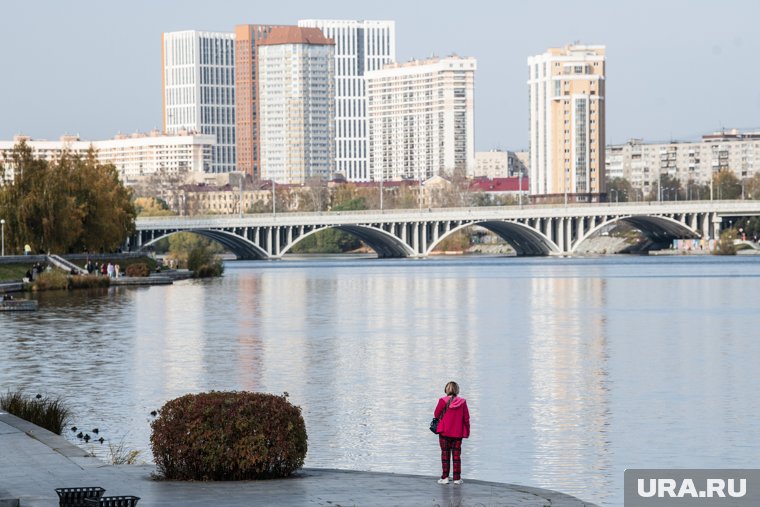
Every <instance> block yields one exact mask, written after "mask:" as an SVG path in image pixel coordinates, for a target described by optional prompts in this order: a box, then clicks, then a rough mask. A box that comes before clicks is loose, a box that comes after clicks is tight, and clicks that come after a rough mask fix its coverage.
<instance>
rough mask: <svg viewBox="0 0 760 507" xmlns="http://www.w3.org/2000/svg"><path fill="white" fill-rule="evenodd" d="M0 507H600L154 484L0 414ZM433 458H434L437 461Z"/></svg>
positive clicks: (319, 486) (310, 480) (389, 476)
mask: <svg viewBox="0 0 760 507" xmlns="http://www.w3.org/2000/svg"><path fill="white" fill-rule="evenodd" d="M0 443H2V445H3V448H4V452H3V453H2V454H0V505H2V506H4V507H5V506H8V507H12V506H18V505H24V506H28V507H42V506H49V505H57V504H58V498H57V496H56V493H55V488H59V487H76V486H100V487H103V488H105V489H106V494H107V495H109V496H111V495H134V496H138V497H140V504H139V505H141V506H146V507H147V506H152V505H161V506H163V507H174V506H177V507H179V506H186V505H187V506H195V505H198V506H201V505H218V506H237V505H240V506H243V505H252V504H257V505H277V506H281V507H290V506H293V507H299V506H302V505H307V504H311V503H315V504H319V505H325V504H330V505H399V506H401V505H404V506H407V505H408V506H418V505H465V504H466V505H478V504H482V505H522V506H524V507H544V506H546V505H554V506H558V507H585V506H587V507H596V505H595V504H592V503H589V502H584V501H583V500H580V499H578V498H576V497H573V496H571V495H568V494H565V493H561V492H559V491H554V490H550V489H543V488H537V487H533V486H522V485H516V484H509V483H500V482H488V481H479V480H477V479H470V478H468V477H467V476H466V475H465V477H464V479H465V483H464V484H462V485H459V486H455V485H453V484H448V485H440V484H438V483H437V482H436V479H437V477H432V476H422V475H412V474H395V473H387V472H364V471H358V470H342V469H326V468H302V469H300V470H298V471H297V472H296V473H294V474H293V475H292V476H291V477H288V478H284V479H271V480H262V481H217V482H184V481H165V480H154V479H152V478H151V473H152V472H154V471H155V467H154V466H153V465H118V466H117V465H109V464H107V463H104V462H103V461H101V460H99V459H98V458H96V457H94V456H91V455H88V454H87V452H85V451H84V450H83V449H81V448H79V447H77V446H76V445H74V444H72V443H70V442H69V441H68V440H66V439H65V438H64V437H62V436H60V435H56V434H54V433H51V432H50V431H47V430H45V429H43V428H40V427H39V426H36V425H34V424H32V423H30V422H28V421H25V420H23V419H20V418H18V417H16V416H13V415H11V414H8V413H5V412H0ZM434 458H435V457H434V456H433V457H431V459H434Z"/></svg>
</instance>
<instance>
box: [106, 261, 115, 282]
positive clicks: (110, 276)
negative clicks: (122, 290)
mask: <svg viewBox="0 0 760 507" xmlns="http://www.w3.org/2000/svg"><path fill="white" fill-rule="evenodd" d="M106 272H107V273H108V278H113V274H114V270H113V263H112V262H109V263H108V267H107V268H106Z"/></svg>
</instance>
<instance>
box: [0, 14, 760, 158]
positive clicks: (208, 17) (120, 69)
mask: <svg viewBox="0 0 760 507" xmlns="http://www.w3.org/2000/svg"><path fill="white" fill-rule="evenodd" d="M742 3H743V7H742V8H737V9H733V8H732V9H731V10H730V12H729V10H728V9H724V10H720V9H716V8H715V7H714V5H710V4H708V3H706V2H705V3H702V2H699V3H697V2H686V1H676V2H669V3H667V4H666V5H658V4H656V3H654V2H642V3H639V4H638V8H637V9H635V10H631V9H629V10H626V11H622V10H620V9H616V8H615V6H614V5H613V6H609V5H606V4H604V3H601V2H574V3H572V5H564V4H561V3H558V2H545V3H542V4H541V5H538V6H530V5H520V4H515V5H506V6H494V5H490V4H488V3H485V2H480V3H475V4H474V5H472V6H470V8H469V9H468V10H467V11H466V12H465V11H460V10H459V9H457V8H456V5H457V4H455V3H453V2H444V3H435V4H434V3H432V2H420V3H417V4H415V5H413V6H411V7H410V6H409V5H406V4H402V3H401V2H390V3H385V4H384V5H382V6H380V5H371V4H367V5H353V4H349V3H347V2H332V3H330V4H327V5H314V4H308V3H305V2H290V3H288V4H286V5H267V6H266V8H257V9H253V8H252V7H251V6H250V5H247V4H245V3H244V2H225V3H223V4H220V5H215V6H214V7H213V8H209V7H208V6H205V5H203V4H201V3H198V2H182V3H180V2H163V3H161V4H158V5H153V4H150V3H148V2H135V3H133V4H131V5H130V9H129V10H128V11H126V12H121V11H120V12H118V13H116V12H115V11H108V10H105V9H103V8H102V7H101V5H100V4H96V3H94V2H79V3H77V4H75V5H73V6H71V5H67V6H63V5H58V4H56V3H53V2H42V3H41V4H35V11H34V12H32V11H31V9H30V7H28V6H25V5H19V4H11V5H9V6H6V8H5V10H6V12H7V14H8V19H14V20H15V22H14V23H9V24H8V26H7V27H6V29H5V30H4V31H3V32H2V34H0V42H1V43H2V47H5V48H19V47H21V48H23V49H20V50H16V51H12V50H10V49H6V52H5V54H4V56H5V58H4V60H5V65H6V66H5V69H9V71H7V72H6V73H4V74H5V76H6V78H5V79H3V80H0V97H2V98H0V101H2V102H0V107H1V108H2V109H0V110H2V111H3V120H2V121H0V138H3V139H11V138H12V137H13V136H14V135H15V134H27V135H31V136H32V137H34V138H37V139H40V138H47V139H57V138H58V137H59V136H60V135H62V134H65V133H69V134H80V135H81V136H82V137H83V138H88V139H107V138H110V137H112V136H113V135H114V134H116V133H117V132H122V133H130V132H134V131H148V130H150V129H152V128H154V127H159V128H160V127H161V123H162V121H161V98H160V92H159V90H160V88H161V83H160V73H159V72H158V69H159V68H160V65H161V64H160V54H159V53H158V51H157V47H158V40H160V36H161V33H162V32H169V31H179V30H199V31H222V32H231V31H233V30H234V27H235V25H237V24H242V23H271V24H295V23H297V22H298V20H299V19H307V18H316V19H358V20H360V19H388V20H393V21H395V22H396V36H397V51H396V56H397V61H399V62H405V61H408V60H409V59H412V58H416V59H424V58H427V57H429V56H430V55H432V54H435V55H438V56H447V55H448V54H451V53H456V54H458V55H460V56H468V57H474V58H476V59H477V60H478V67H479V69H478V82H477V85H476V88H475V125H476V126H475V130H476V132H477V135H476V139H475V149H476V150H477V151H485V150H489V149H492V148H502V149H510V150H521V149H526V148H527V145H528V128H527V125H528V114H527V113H528V107H527V106H528V87H527V72H526V69H525V63H524V62H525V59H526V58H527V57H528V56H530V55H533V54H538V53H540V52H541V51H543V50H544V49H545V48H547V47H554V46H559V47H561V46H564V45H566V44H568V43H572V42H573V41H580V42H582V43H585V44H603V45H605V46H606V48H607V60H608V65H609V68H608V72H607V82H608V86H607V97H608V99H607V103H608V108H607V143H608V144H619V143H623V142H625V141H626V140H628V139H629V138H644V139H645V140H646V141H656V140H667V139H683V140H688V139H696V138H698V137H699V136H700V135H702V134H703V133H705V132H709V131H713V130H717V129H720V128H734V127H735V128H740V129H753V128H757V125H760V92H759V91H758V90H757V87H756V86H755V85H754V83H756V82H757V76H756V75H755V74H756V71H755V70H754V69H753V66H752V65H748V64H747V62H749V61H752V59H753V58H754V54H756V52H757V51H758V49H760V40H759V39H758V37H757V36H755V35H754V33H753V26H752V22H751V20H752V19H755V18H756V17H757V16H754V15H753V13H758V14H760V6H757V5H754V4H752V3H751V2H742ZM547 10H549V11H551V12H552V16H551V19H549V17H547V16H546V15H545V12H546V11H547ZM590 10H591V11H593V14H594V16H593V17H590V16H589V11H590ZM40 12H42V13H43V14H41V15H40ZM737 12H741V16H739V15H737V14H736V13H737ZM116 14H118V18H116V19H118V20H119V22H118V23H114V22H113V21H112V19H114V15H116ZM623 19H624V20H625V23H622V22H621V21H622V20H623ZM531 20H535V22H533V23H531ZM30 33H34V34H35V37H34V38H29V37H28V34H30ZM706 34H709V35H706ZM22 40H23V41H24V44H23V45H20V44H19V41H22ZM706 97H708V98H707V99H706Z"/></svg>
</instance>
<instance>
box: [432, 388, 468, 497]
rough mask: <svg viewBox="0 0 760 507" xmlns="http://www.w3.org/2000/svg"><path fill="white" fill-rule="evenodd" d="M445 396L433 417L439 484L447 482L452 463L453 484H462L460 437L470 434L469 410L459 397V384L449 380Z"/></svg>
mask: <svg viewBox="0 0 760 507" xmlns="http://www.w3.org/2000/svg"><path fill="white" fill-rule="evenodd" d="M443 391H444V393H446V396H444V397H442V398H440V399H439V400H438V405H437V406H436V407H435V412H434V417H436V418H437V419H438V428H437V432H438V443H439V444H440V447H441V470H442V471H441V478H440V479H439V480H438V483H439V484H448V483H449V470H450V465H451V463H452V462H453V464H454V484H462V482H463V481H462V439H463V438H468V437H469V436H470V411H469V410H468V408H467V400H465V399H464V398H461V397H459V385H458V384H457V383H456V382H449V383H448V384H446V387H445V388H444V390H443Z"/></svg>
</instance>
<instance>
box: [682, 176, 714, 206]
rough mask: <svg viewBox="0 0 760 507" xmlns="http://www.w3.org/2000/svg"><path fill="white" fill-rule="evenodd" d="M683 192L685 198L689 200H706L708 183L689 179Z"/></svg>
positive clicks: (708, 191)
mask: <svg viewBox="0 0 760 507" xmlns="http://www.w3.org/2000/svg"><path fill="white" fill-rule="evenodd" d="M685 193H686V199H688V200H690V201H702V200H708V199H710V185H708V184H706V183H697V182H696V181H694V180H689V181H688V182H687V183H686V190H685Z"/></svg>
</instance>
